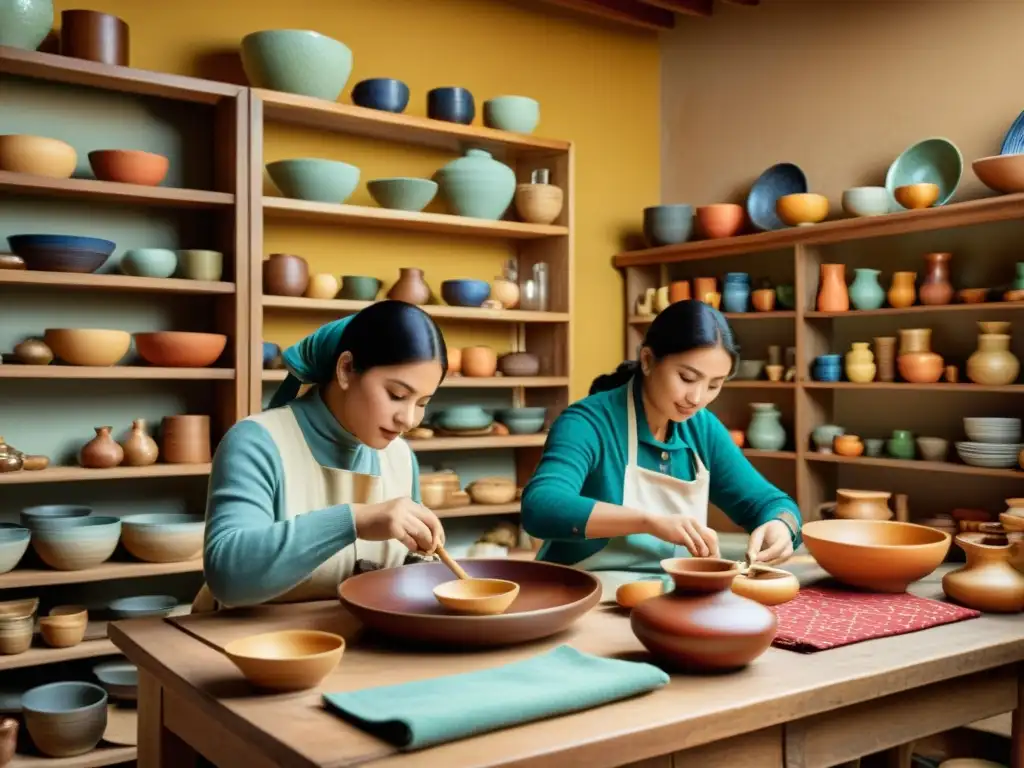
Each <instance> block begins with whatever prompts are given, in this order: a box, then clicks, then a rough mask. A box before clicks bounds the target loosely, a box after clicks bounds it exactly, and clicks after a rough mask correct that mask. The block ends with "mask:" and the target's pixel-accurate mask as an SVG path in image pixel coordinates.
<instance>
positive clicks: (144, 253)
mask: <svg viewBox="0 0 1024 768" xmlns="http://www.w3.org/2000/svg"><path fill="white" fill-rule="evenodd" d="M117 266H118V268H119V269H120V270H121V271H122V272H123V273H124V274H126V275H132V276H133V277H161V278H163V277H170V276H171V275H173V274H174V272H175V270H177V268H178V254H176V253H175V252H174V251H172V250H170V249H169V248H131V249H129V250H127V251H125V252H124V254H123V255H122V256H121V261H120V262H119V263H118V265H117Z"/></svg>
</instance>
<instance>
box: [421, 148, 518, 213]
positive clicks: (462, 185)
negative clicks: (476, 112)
mask: <svg viewBox="0 0 1024 768" xmlns="http://www.w3.org/2000/svg"><path fill="white" fill-rule="evenodd" d="M434 180H435V181H437V183H438V184H439V185H440V186H441V192H442V194H443V195H444V197H445V200H446V201H447V203H448V208H449V209H450V210H451V212H452V213H454V214H456V215H457V216H470V217H472V218H474V219H491V220H492V221H496V220H498V219H500V218H501V217H502V216H504V215H505V211H506V210H508V207H509V205H510V204H511V202H512V197H513V196H514V195H515V193H516V173H515V171H513V170H512V169H511V168H509V167H508V166H507V165H505V164H504V163H499V162H498V161H497V160H495V159H494V158H493V157H491V153H490V152H485V151H484V150H482V149H469V150H467V151H466V154H465V155H464V156H463V157H460V158H458V159H457V160H452V161H451V162H450V163H448V164H447V165H445V166H444V167H443V168H441V169H440V170H438V171H437V173H436V174H434Z"/></svg>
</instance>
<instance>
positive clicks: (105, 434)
mask: <svg viewBox="0 0 1024 768" xmlns="http://www.w3.org/2000/svg"><path fill="white" fill-rule="evenodd" d="M112 429H113V427H96V437H94V438H93V439H92V440H90V441H89V442H88V443H86V444H85V445H83V446H82V449H81V450H80V451H79V452H78V463H79V464H80V465H81V466H83V467H85V468H87V469H110V468H111V467H116V466H118V465H119V464H120V463H121V461H122V460H123V459H124V449H123V448H122V447H121V446H120V445H118V444H117V441H116V440H114V438H113V437H111V436H110V431H111V430H112Z"/></svg>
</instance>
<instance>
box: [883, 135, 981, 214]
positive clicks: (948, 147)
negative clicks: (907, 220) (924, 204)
mask: <svg viewBox="0 0 1024 768" xmlns="http://www.w3.org/2000/svg"><path fill="white" fill-rule="evenodd" d="M963 172H964V158H963V155H962V154H960V150H959V149H958V148H957V146H956V144H954V143H953V142H952V141H950V140H949V139H944V138H942V137H938V136H936V137H932V138H930V139H925V140H924V141H919V142H917V143H916V144H912V145H911V146H909V147H907V148H906V149H905V150H903V153H902V154H901V155H900V156H899V157H897V158H896V159H895V160H894V161H893V163H892V165H890V166H889V171H888V173H886V174H885V188H886V190H888V192H889V197H891V198H892V204H893V206H894V208H893V209H894V210H897V211H899V210H903V206H902V205H900V204H899V203H898V202H896V198H895V196H894V192H895V190H896V187H903V186H906V185H907V184H937V185H938V187H939V199H938V200H936V201H935V205H945V204H946V203H948V202H949V200H950V198H952V197H953V194H954V193H955V192H956V188H957V187H958V186H960V178H961V176H963Z"/></svg>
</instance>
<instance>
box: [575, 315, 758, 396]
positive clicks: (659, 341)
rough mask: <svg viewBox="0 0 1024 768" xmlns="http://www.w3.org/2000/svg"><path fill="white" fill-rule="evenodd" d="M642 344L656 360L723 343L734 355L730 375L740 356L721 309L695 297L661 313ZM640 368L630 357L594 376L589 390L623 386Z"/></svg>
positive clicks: (598, 390) (597, 390) (730, 354)
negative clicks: (609, 370) (611, 369)
mask: <svg viewBox="0 0 1024 768" xmlns="http://www.w3.org/2000/svg"><path fill="white" fill-rule="evenodd" d="M643 346H645V347H647V348H648V349H650V350H651V352H653V353H654V358H655V359H656V360H661V359H662V358H663V357H666V356H668V355H677V354H679V353H680V352H689V351H690V350H693V349H706V348H708V347H721V348H722V349H724V350H725V351H726V352H728V353H729V357H731V358H732V370H730V371H729V375H730V376H732V375H733V374H734V373H735V372H736V364H737V363H738V362H739V358H740V350H739V347H738V346H737V345H736V340H735V339H734V338H733V335H732V329H731V328H730V327H729V323H728V322H726V319H725V317H724V316H723V315H722V313H721V312H719V311H718V310H717V309H715V308H714V307H711V306H710V305H708V304H705V303H704V302H703V301H695V300H687V301H677V302H676V303H675V304H670V305H669V306H668V307H666V308H665V309H664V310H663V311H662V312H660V313H658V316H657V317H655V318H654V322H653V323H651V325H650V327H649V328H648V329H647V333H646V335H645V336H644V342H643ZM639 370H640V362H639V361H638V360H627V361H626V362H624V363H622V364H621V365H619V367H618V368H616V369H615V370H614V371H613V372H612V373H606V374H603V375H601V376H598V377H597V378H596V379H594V381H593V382H592V383H591V385H590V394H592V395H593V394H596V393H597V392H606V391H608V390H609V389H616V388H617V387H621V386H622V385H623V384H625V383H626V382H627V381H629V380H630V379H632V378H633V376H635V375H636V373H637V371H639Z"/></svg>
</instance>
